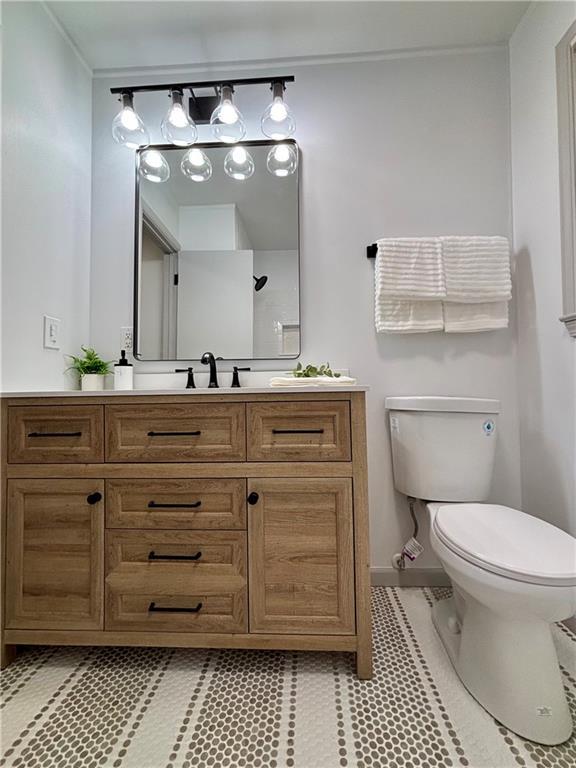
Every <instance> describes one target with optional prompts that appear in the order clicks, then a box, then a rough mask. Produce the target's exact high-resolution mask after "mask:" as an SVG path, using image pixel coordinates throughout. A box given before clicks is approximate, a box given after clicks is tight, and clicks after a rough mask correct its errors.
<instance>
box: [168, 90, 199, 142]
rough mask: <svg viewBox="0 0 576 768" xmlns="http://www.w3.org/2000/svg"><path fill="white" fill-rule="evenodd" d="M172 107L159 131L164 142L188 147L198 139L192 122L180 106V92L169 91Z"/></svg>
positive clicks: (181, 105)
mask: <svg viewBox="0 0 576 768" xmlns="http://www.w3.org/2000/svg"><path fill="white" fill-rule="evenodd" d="M170 97H171V99H172V106H171V107H170V109H169V110H168V112H167V113H166V116H165V117H164V119H163V120H162V123H161V125H160V129H161V131H162V136H164V138H165V139H166V141H168V142H170V143H171V144H175V145H176V146H177V147H189V146H190V144H194V142H195V141H196V139H197V138H198V131H197V130H196V125H195V123H194V121H193V120H192V119H191V118H190V117H189V116H188V114H187V113H186V110H185V109H184V106H183V104H182V91H177V90H174V91H171V93H170Z"/></svg>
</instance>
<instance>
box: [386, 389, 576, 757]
mask: <svg viewBox="0 0 576 768" xmlns="http://www.w3.org/2000/svg"><path fill="white" fill-rule="evenodd" d="M386 407H387V408H388V410H389V412H390V435H391V443H392V458H393V468H394V482H395V486H396V488H397V489H398V490H399V491H401V492H402V493H404V494H406V495H408V496H410V497H413V498H416V499H420V500H427V501H426V507H427V510H428V515H429V518H430V543H431V546H432V549H433V550H434V552H435V553H436V555H437V556H438V558H439V560H440V562H441V563H442V566H443V567H444V569H445V571H446V573H447V574H448V576H449V577H450V580H451V582H452V586H453V597H451V598H449V599H448V600H442V601H440V602H438V603H436V605H435V606H434V608H433V611H432V620H433V622H434V626H435V627H436V630H437V632H438V634H439V636H440V638H441V640H442V643H443V645H444V647H445V648H446V651H447V653H448V656H449V658H450V660H451V662H452V664H453V666H454V669H455V670H456V672H457V674H458V676H459V677H460V679H461V681H462V682H463V684H464V685H465V686H466V688H467V689H468V691H469V692H470V693H471V694H472V695H473V696H474V697H475V698H476V700H477V701H478V702H479V703H480V704H481V705H482V706H483V707H484V708H485V709H486V710H487V711H488V712H490V713H491V714H492V715H493V716H494V717H495V718H496V719H497V720H499V721H500V722H501V723H502V724H503V725H505V726H506V727H508V728H509V729H510V730H511V731H514V732H515V733H517V734H519V735H521V736H523V737H525V738H527V739H530V740H532V741H536V742H540V743H542V744H550V745H551V744H560V743H562V742H563V741H565V740H566V739H568V738H569V737H570V735H571V733H572V728H573V726H572V719H571V716H570V711H569V708H568V703H567V700H566V695H565V692H564V687H563V683H562V673H561V671H560V667H559V664H558V658H557V655H556V649H555V647H554V642H553V638H552V632H551V624H552V623H553V622H557V621H562V620H564V619H567V618H569V617H570V616H573V615H574V614H576V539H574V538H573V537H572V536H570V535H569V534H567V533H566V532H564V531H562V530H560V529H559V528H556V527H555V526H553V525H551V524H549V523H547V522H545V521H543V520H541V519H539V518H536V517H533V516H531V515H528V514H526V513H524V512H522V511H520V510H516V509H511V508H509V507H505V506H502V505H497V504H487V503H481V502H482V501H484V500H485V498H486V496H487V495H488V492H489V486H490V478H491V474H492V467H493V463H494V454H495V439H496V435H497V414H498V411H499V403H498V401H494V400H481V399H478V398H450V397H440V398H436V397H400V398H388V399H387V400H386ZM432 499H436V501H431V500H432Z"/></svg>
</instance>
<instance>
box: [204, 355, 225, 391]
mask: <svg viewBox="0 0 576 768" xmlns="http://www.w3.org/2000/svg"><path fill="white" fill-rule="evenodd" d="M216 360H222V358H221V357H218V358H215V357H214V355H213V354H212V352H204V354H203V355H202V357H201V358H200V362H201V363H202V365H209V366H210V383H209V384H208V388H209V389H217V388H218V371H217V370H216Z"/></svg>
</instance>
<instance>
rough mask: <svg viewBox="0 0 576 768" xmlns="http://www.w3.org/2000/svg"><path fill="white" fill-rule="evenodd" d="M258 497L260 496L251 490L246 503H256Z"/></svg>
mask: <svg viewBox="0 0 576 768" xmlns="http://www.w3.org/2000/svg"><path fill="white" fill-rule="evenodd" d="M259 498H260V496H258V494H257V493H256V491H252V493H251V494H250V496H248V504H252V505H254V504H257V503H258V499H259Z"/></svg>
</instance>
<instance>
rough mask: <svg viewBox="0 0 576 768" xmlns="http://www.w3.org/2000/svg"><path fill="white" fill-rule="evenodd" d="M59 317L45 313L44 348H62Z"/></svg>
mask: <svg viewBox="0 0 576 768" xmlns="http://www.w3.org/2000/svg"><path fill="white" fill-rule="evenodd" d="M61 324H62V321H61V320H60V318H58V317H50V315H44V349H60V326H61Z"/></svg>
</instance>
